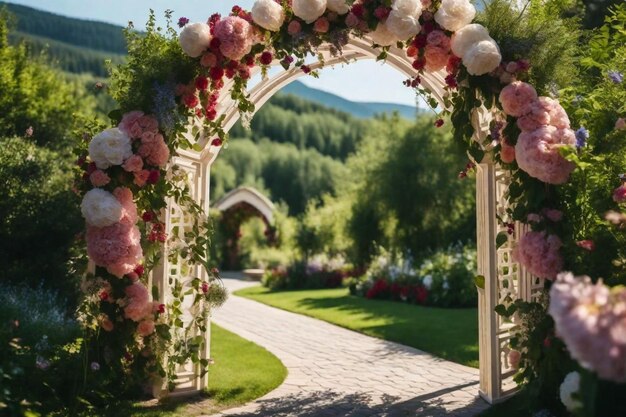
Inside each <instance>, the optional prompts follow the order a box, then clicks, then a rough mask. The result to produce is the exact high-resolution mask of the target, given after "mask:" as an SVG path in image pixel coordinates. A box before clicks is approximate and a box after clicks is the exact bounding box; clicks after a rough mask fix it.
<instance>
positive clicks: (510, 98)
mask: <svg viewBox="0 0 626 417" xmlns="http://www.w3.org/2000/svg"><path fill="white" fill-rule="evenodd" d="M537 98H538V96H537V91H535V88H534V87H533V86H532V85H530V84H528V83H525V82H522V81H515V82H512V83H511V84H509V85H507V86H506V87H504V88H503V89H502V91H501V92H500V104H502V109H503V110H504V112H505V113H506V114H508V115H509V116H513V117H521V116H524V115H525V114H528V113H529V112H530V111H531V110H532V105H533V103H534V102H535V101H536V100H537Z"/></svg>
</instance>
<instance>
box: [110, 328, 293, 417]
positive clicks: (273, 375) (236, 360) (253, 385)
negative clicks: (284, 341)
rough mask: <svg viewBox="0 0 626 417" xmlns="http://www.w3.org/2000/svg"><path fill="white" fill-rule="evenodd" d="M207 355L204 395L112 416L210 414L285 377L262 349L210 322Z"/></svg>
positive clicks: (279, 365) (140, 406) (136, 407)
mask: <svg viewBox="0 0 626 417" xmlns="http://www.w3.org/2000/svg"><path fill="white" fill-rule="evenodd" d="M211 357H212V358H213V359H214V360H215V364H214V365H212V366H211V368H210V373H209V388H208V395H202V396H197V397H195V398H191V399H184V400H182V401H181V400H173V401H166V402H165V403H164V404H158V403H157V402H156V401H150V402H146V403H139V404H134V405H132V406H130V407H129V408H128V409H126V410H125V411H120V410H119V409H117V410H116V411H115V415H117V416H119V415H128V416H133V417H178V416H180V417H191V416H199V415H206V414H213V413H216V412H218V411H220V410H224V409H226V408H231V407H235V406H238V405H241V404H244V403H246V402H249V401H251V400H253V399H255V398H258V397H261V396H263V395H264V394H266V393H268V392H270V391H271V390H273V389H274V388H276V387H277V386H279V385H280V384H281V383H282V382H283V380H284V379H285V377H286V376H287V369H286V368H285V367H284V366H283V364H282V363H281V362H280V360H278V358H276V356H274V355H272V354H271V353H270V352H268V351H267V350H265V349H264V348H262V347H260V346H258V345H256V344H254V343H252V342H250V341H247V340H245V339H242V338H241V337H239V336H237V335H235V334H233V333H231V332H228V331H226V330H224V329H222V328H220V327H218V326H216V325H215V324H213V325H211Z"/></svg>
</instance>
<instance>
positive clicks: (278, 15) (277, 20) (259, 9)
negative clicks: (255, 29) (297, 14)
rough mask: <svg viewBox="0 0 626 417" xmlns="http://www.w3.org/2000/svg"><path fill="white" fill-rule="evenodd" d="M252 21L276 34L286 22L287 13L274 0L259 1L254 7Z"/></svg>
mask: <svg viewBox="0 0 626 417" xmlns="http://www.w3.org/2000/svg"><path fill="white" fill-rule="evenodd" d="M252 20H254V23H256V24H257V25H259V26H261V27H262V28H264V29H267V30H271V31H273V32H276V31H278V30H280V28H281V26H282V25H283V22H284V21H285V11H284V10H283V8H282V6H281V5H280V4H278V3H276V2H275V1H274V0H257V1H256V2H255V3H254V6H252Z"/></svg>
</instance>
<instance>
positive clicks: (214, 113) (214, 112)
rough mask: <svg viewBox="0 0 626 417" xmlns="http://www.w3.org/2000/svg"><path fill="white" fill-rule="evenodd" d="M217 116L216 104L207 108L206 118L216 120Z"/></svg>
mask: <svg viewBox="0 0 626 417" xmlns="http://www.w3.org/2000/svg"><path fill="white" fill-rule="evenodd" d="M216 117H217V110H215V107H214V106H213V107H211V108H208V109H207V110H206V118H207V119H209V120H211V121H213V120H215V118H216Z"/></svg>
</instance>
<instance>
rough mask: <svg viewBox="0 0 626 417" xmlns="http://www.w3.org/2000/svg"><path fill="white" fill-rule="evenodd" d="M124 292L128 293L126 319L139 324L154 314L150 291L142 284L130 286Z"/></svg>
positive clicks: (125, 309) (125, 308) (137, 283)
mask: <svg viewBox="0 0 626 417" xmlns="http://www.w3.org/2000/svg"><path fill="white" fill-rule="evenodd" d="M124 292H125V293H126V307H124V317H126V318H127V319H131V320H132V321H136V322H139V321H141V320H143V319H144V318H145V317H147V316H149V315H150V314H151V313H152V303H151V302H150V295H149V293H148V289H147V288H146V287H145V286H144V285H143V284H142V283H141V282H135V283H133V284H131V285H129V286H128V287H126V289H125V290H124Z"/></svg>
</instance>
